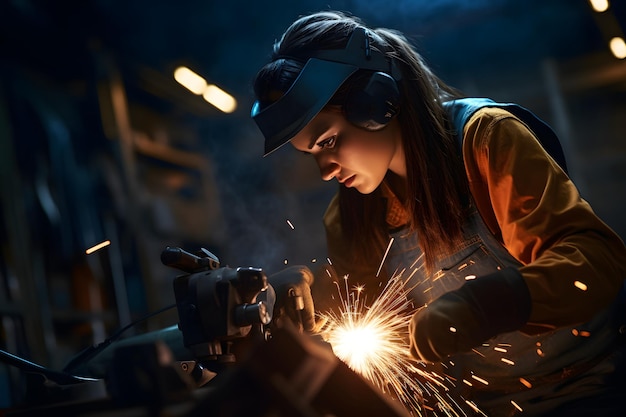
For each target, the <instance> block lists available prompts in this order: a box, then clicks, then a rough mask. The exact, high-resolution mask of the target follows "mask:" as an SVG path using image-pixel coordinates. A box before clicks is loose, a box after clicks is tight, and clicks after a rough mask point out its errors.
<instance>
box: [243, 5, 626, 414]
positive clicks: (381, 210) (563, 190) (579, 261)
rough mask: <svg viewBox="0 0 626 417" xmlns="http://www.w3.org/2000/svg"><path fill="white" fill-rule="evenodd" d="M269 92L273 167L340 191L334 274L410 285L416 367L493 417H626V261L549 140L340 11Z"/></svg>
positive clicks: (265, 124) (332, 214)
mask: <svg viewBox="0 0 626 417" xmlns="http://www.w3.org/2000/svg"><path fill="white" fill-rule="evenodd" d="M254 89H255V94H256V97H257V101H256V102H255V104H254V107H253V110H252V116H253V118H254V120H255V122H256V123H257V125H258V126H259V128H260V130H261V131H262V132H263V134H264V136H265V152H266V155H267V154H269V153H271V152H273V151H274V150H275V149H277V148H278V147H280V146H282V145H284V144H286V143H288V142H290V143H291V144H292V145H293V147H295V148H296V149H297V150H299V151H302V152H305V153H307V154H310V155H312V156H313V157H314V158H315V160H316V162H317V164H318V166H319V168H320V173H321V176H322V179H324V180H327V181H328V180H331V179H333V178H335V179H337V181H338V182H339V183H340V187H339V192H338V193H337V195H336V196H335V198H334V199H333V200H332V201H331V202H330V204H329V207H328V209H327V212H326V214H325V217H324V224H325V227H326V233H327V240H328V252H329V259H330V260H331V262H332V265H333V267H334V269H335V271H336V273H337V274H338V275H339V276H343V275H348V274H349V276H350V279H351V280H352V281H356V282H360V283H366V286H368V287H369V288H378V287H380V283H381V282H384V281H385V279H386V277H388V276H389V275H391V274H393V273H404V274H406V276H411V281H410V288H412V289H411V293H410V296H411V297H412V298H413V301H414V303H415V305H416V306H422V308H419V309H418V311H417V312H416V313H415V315H414V316H413V318H412V320H411V323H410V326H409V327H410V328H409V333H410V338H411V354H412V355H413V356H415V357H416V358H417V359H419V360H422V361H425V362H427V363H433V362H441V363H442V364H443V365H444V367H445V369H446V374H447V375H448V376H449V377H451V378H452V379H454V380H456V381H457V382H459V383H458V384H457V388H458V389H459V390H460V391H462V393H461V394H462V395H463V396H464V398H466V399H468V400H470V401H474V402H475V403H476V404H477V405H478V407H479V408H480V409H481V411H483V412H485V413H486V414H487V415H490V416H492V415H493V416H500V415H502V416H505V415H514V414H516V413H519V412H520V410H523V412H524V413H525V415H546V414H550V415H555V414H554V413H559V414H558V415H561V414H560V413H563V415H575V414H576V413H581V415H582V414H583V413H586V414H585V415H588V413H590V412H593V411H598V410H602V412H604V413H605V414H609V415H617V414H618V413H619V414H620V415H621V413H622V412H623V410H624V409H625V407H624V406H622V405H621V401H620V398H619V397H620V395H623V392H626V391H624V385H625V384H626V382H625V377H624V375H626V374H625V373H624V363H623V361H624V348H623V342H622V339H623V338H624V336H623V333H624V331H625V330H624V329H626V326H625V324H626V318H625V317H624V316H626V305H625V303H624V299H623V294H622V292H623V285H624V278H625V277H626V248H625V247H624V243H623V242H622V241H621V239H620V238H619V237H618V236H617V235H616V234H615V233H614V232H613V231H612V230H611V229H610V228H609V227H608V226H607V225H605V224H604V223H603V222H602V221H601V220H600V219H598V218H597V217H596V216H595V214H594V213H593V211H592V209H591V208H590V207H589V205H588V204H587V203H586V202H585V201H584V200H583V199H581V197H580V196H579V194H578V192H577V190H576V188H575V186H574V184H573V183H572V182H571V180H570V179H569V178H568V176H567V174H566V170H565V166H564V163H563V162H561V164H560V165H559V163H558V162H557V161H556V160H558V159H560V157H561V156H562V155H560V154H559V150H560V149H556V150H552V146H553V145H554V143H553V142H551V141H553V140H554V134H553V133H552V132H551V130H550V129H549V128H548V127H547V126H546V125H545V124H543V123H542V122H541V121H540V120H538V119H537V118H536V117H534V115H532V113H530V112H528V111H527V110H525V109H523V108H521V107H519V106H515V105H513V104H507V105H504V104H499V103H494V102H491V101H489V100H483V99H466V98H463V97H462V95H461V94H460V93H459V92H457V91H456V90H454V89H453V88H451V87H449V86H447V85H445V84H444V83H443V82H442V81H441V80H440V79H439V78H438V77H436V76H435V75H434V74H433V73H432V72H431V71H430V70H429V69H428V67H427V66H426V65H425V63H424V61H423V59H422V58H421V57H420V55H419V54H418V53H417V52H416V51H415V50H414V49H413V48H412V47H411V45H410V44H409V43H408V42H407V41H406V39H405V38H404V37H403V36H402V35H401V34H400V33H398V32H395V31H392V30H388V29H369V28H367V27H365V26H364V25H363V23H362V22H360V21H359V20H358V19H356V18H354V17H351V16H347V15H345V14H342V13H338V12H320V13H315V14H311V15H309V16H304V17H302V18H300V19H298V20H297V21H295V22H294V23H293V24H292V25H291V26H290V27H289V28H288V29H287V30H286V32H285V33H284V34H283V36H282V38H281V39H280V41H278V42H277V43H276V44H275V46H274V54H273V57H272V61H271V62H270V63H268V64H267V65H265V66H264V67H263V68H262V69H261V70H260V71H259V73H258V74H257V77H256V79H255V83H254ZM546 149H549V150H550V153H551V154H552V155H551V154H550V153H548V151H547V150H546ZM555 159H556V160H555ZM383 261H384V265H381V262H383ZM382 266H384V268H381V267H382ZM385 271H386V272H385ZM320 278H321V279H320ZM320 278H317V281H316V282H315V284H314V285H313V288H312V290H313V298H314V301H315V304H316V307H318V308H320V306H326V305H327V302H328V300H329V299H330V298H331V297H330V291H333V290H332V289H329V285H327V284H328V282H329V280H328V279H326V280H324V279H323V277H320ZM472 376H476V377H478V378H474V379H472ZM476 380H480V381H483V382H482V383H474V384H470V383H467V384H462V383H460V381H476ZM470 385H471V386H470Z"/></svg>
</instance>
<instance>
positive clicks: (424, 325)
mask: <svg viewBox="0 0 626 417" xmlns="http://www.w3.org/2000/svg"><path fill="white" fill-rule="evenodd" d="M530 306H531V301H530V293H529V291H528V287H527V286H526V283H525V282H524V279H523V278H522V275H521V274H520V272H519V271H518V270H517V269H515V268H505V269H502V270H500V271H498V272H495V273H493V274H489V275H486V276H483V277H480V278H478V279H476V280H472V281H468V282H467V283H465V284H464V285H463V286H462V287H460V288H459V289H457V290H454V291H450V292H447V293H445V294H443V295H442V296H441V297H439V298H438V299H436V300H435V301H433V302H432V303H431V304H429V305H427V306H425V307H423V308H421V309H420V310H418V311H417V312H416V313H415V314H414V315H413V317H412V318H411V323H410V327H409V335H410V343H411V355H412V356H413V357H415V358H416V359H419V360H422V361H427V362H438V361H440V360H442V359H444V358H445V357H447V356H449V355H452V354H455V353H459V352H466V351H469V350H471V349H472V348H474V347H476V346H479V345H480V344H481V343H483V342H485V341H486V340H488V339H490V338H492V337H494V336H496V335H498V334H500V333H505V332H510V331H514V330H518V329H520V328H521V327H522V326H524V324H526V322H527V321H528V317H529V316H530Z"/></svg>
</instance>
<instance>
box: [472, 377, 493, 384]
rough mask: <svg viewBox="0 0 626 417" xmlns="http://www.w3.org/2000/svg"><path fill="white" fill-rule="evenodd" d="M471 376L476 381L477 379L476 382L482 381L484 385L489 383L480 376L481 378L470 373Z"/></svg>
mask: <svg viewBox="0 0 626 417" xmlns="http://www.w3.org/2000/svg"><path fill="white" fill-rule="evenodd" d="M472 378H474V379H475V380H476V381H478V382H482V383H483V384H485V385H489V382H487V381H485V380H484V379H482V378H481V377H479V376H476V375H472Z"/></svg>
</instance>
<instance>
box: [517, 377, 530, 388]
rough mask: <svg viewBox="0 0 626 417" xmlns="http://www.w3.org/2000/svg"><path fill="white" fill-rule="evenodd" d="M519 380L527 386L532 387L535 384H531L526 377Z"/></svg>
mask: <svg viewBox="0 0 626 417" xmlns="http://www.w3.org/2000/svg"><path fill="white" fill-rule="evenodd" d="M519 382H521V383H522V385H524V386H525V387H526V388H532V387H533V384H531V383H530V382H529V381H528V380H527V379H525V378H520V379H519Z"/></svg>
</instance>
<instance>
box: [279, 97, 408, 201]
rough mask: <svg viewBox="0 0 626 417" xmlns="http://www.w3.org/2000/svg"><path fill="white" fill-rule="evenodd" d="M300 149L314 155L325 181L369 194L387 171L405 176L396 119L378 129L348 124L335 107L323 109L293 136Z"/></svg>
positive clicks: (292, 141)
mask: <svg viewBox="0 0 626 417" xmlns="http://www.w3.org/2000/svg"><path fill="white" fill-rule="evenodd" d="M291 144H292V145H293V146H294V148H296V149H297V150H299V151H302V152H304V153H307V154H311V155H313V157H314V158H315V161H316V162H317V165H318V166H319V168H320V174H321V176H322V179H323V180H324V181H330V180H332V179H333V178H337V181H339V182H340V183H341V184H343V185H344V186H346V187H354V188H356V189H357V190H358V191H359V192H360V193H361V194H369V193H371V192H372V191H374V190H375V189H376V187H378V185H380V183H381V182H382V181H383V179H384V178H385V175H386V174H387V171H388V170H391V171H393V172H394V173H395V174H397V175H398V176H400V177H401V178H406V165H405V162H404V151H403V149H402V141H401V135H400V128H399V124H398V121H397V119H395V118H394V119H392V120H391V122H389V124H388V125H387V126H386V127H385V128H383V129H381V130H379V131H374V132H372V131H368V130H365V129H363V128H359V127H356V126H354V125H353V124H352V123H350V122H349V121H348V120H347V119H346V118H345V117H344V115H343V113H342V112H341V111H340V110H338V109H334V108H330V109H325V110H322V111H321V112H320V113H319V114H318V115H317V116H315V118H313V120H311V121H310V122H309V124H307V125H306V126H305V127H304V129H302V130H301V131H300V132H299V133H298V134H297V135H296V136H295V137H294V138H293V139H291Z"/></svg>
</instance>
